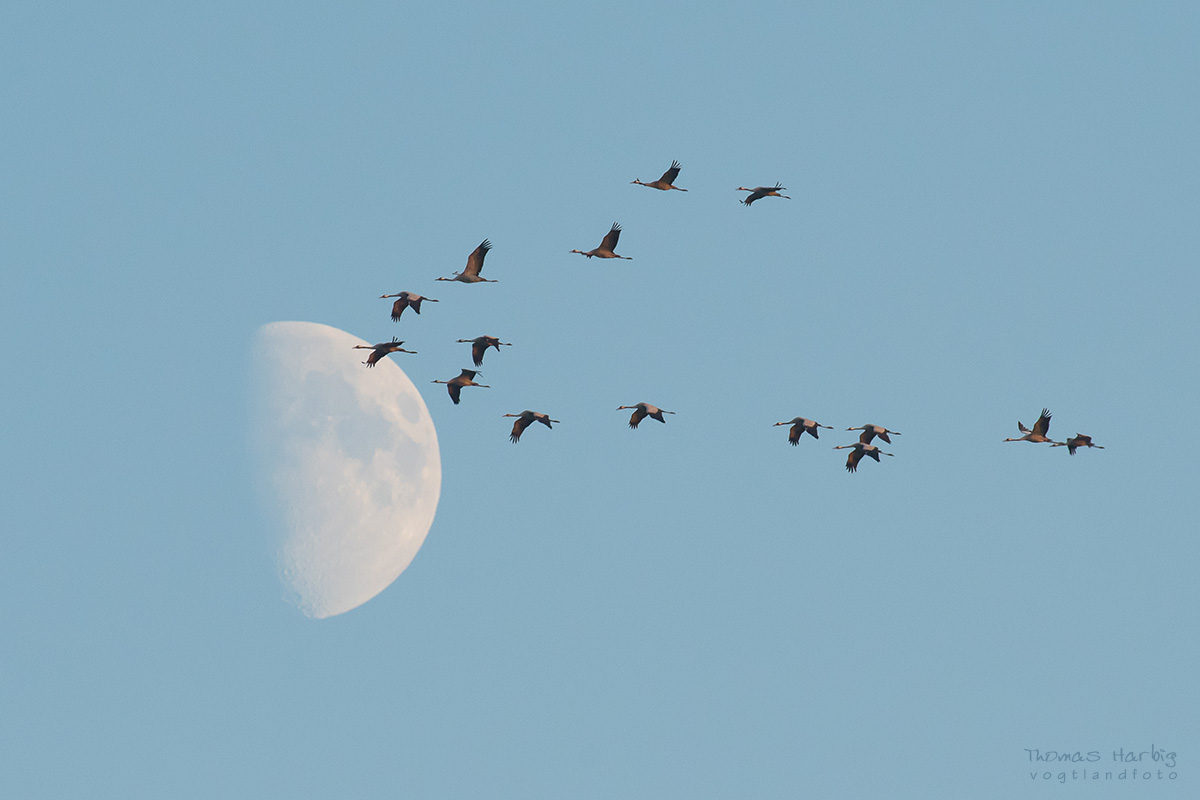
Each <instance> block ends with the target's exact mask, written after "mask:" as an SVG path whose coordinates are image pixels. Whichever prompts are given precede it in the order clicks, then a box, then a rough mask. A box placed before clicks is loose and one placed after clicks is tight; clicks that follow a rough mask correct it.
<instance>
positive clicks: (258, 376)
mask: <svg viewBox="0 0 1200 800" xmlns="http://www.w3.org/2000/svg"><path fill="white" fill-rule="evenodd" d="M356 344H367V342H364V341H363V340H362V339H359V338H357V337H355V336H351V335H350V334H348V333H346V332H345V331H341V330H338V329H337V328H331V327H329V326H328V325H319V324H317V323H313V322H272V323H270V324H267V325H264V326H262V327H261V328H259V329H258V333H257V336H256V338H255V346H254V348H253V361H252V363H251V370H252V374H253V375H254V379H253V383H254V386H253V389H252V391H253V401H254V402H253V407H254V409H253V422H254V429H253V433H252V440H253V445H254V450H255V455H256V456H257V459H258V474H259V479H260V480H259V484H260V488H261V492H260V493H261V495H262V497H263V500H264V502H265V505H266V507H267V510H268V511H269V513H270V515H271V516H272V517H273V523H274V527H275V537H274V542H273V544H274V549H275V558H276V563H277V565H278V567H279V575H280V579H281V580H282V581H283V584H284V586H285V587H286V589H287V599H288V600H289V601H290V602H292V603H294V604H295V605H296V606H297V607H299V609H300V610H301V611H303V612H304V613H305V614H306V615H308V616H309V617H315V618H318V619H319V618H324V617H330V616H333V615H334V614H341V613H343V612H346V611H349V610H350V609H352V608H357V607H358V606H360V605H362V604H363V603H365V602H367V601H368V600H370V599H371V598H372V597H374V596H375V595H377V594H379V593H380V592H381V591H383V590H384V589H385V588H387V586H388V585H389V584H391V582H392V581H394V580H395V579H396V578H397V576H399V575H400V573H401V572H403V571H404V569H405V568H406V567H407V566H408V565H409V563H410V562H411V561H412V560H413V556H415V555H416V554H417V550H419V549H420V548H421V544H422V542H424V541H425V535H426V534H427V533H428V532H429V527H430V525H432V524H433V516H434V513H435V512H436V511H437V504H438V497H439V495H440V494H441V488H442V462H441V456H440V455H439V453H438V444H437V432H436V431H435V430H434V427H433V420H432V419H430V417H429V410H428V409H427V408H426V407H425V401H424V400H422V399H421V395H420V394H419V393H418V392H417V389H416V387H415V386H413V383H412V381H410V380H409V379H408V376H407V375H405V374H404V371H403V370H401V369H400V367H399V366H397V364H396V362H395V361H394V360H393V359H395V358H396V357H397V356H395V355H392V356H389V357H387V358H384V359H381V360H380V361H379V363H378V364H377V365H376V366H375V367H374V368H373V369H367V368H366V367H364V366H363V364H362V362H363V361H364V360H365V359H366V357H367V356H368V355H369V354H370V352H371V351H370V350H354V349H353V347H354V346H355V345H356Z"/></svg>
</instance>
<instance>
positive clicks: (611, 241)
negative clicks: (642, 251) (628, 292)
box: [571, 222, 633, 261]
mask: <svg viewBox="0 0 1200 800" xmlns="http://www.w3.org/2000/svg"><path fill="white" fill-rule="evenodd" d="M620 238H621V226H620V225H618V224H617V223H615V222H614V223H613V224H612V227H611V228H609V230H608V233H606V234H604V239H603V240H602V241H601V242H600V246H599V247H597V248H596V249H595V250H588V251H587V252H586V253H585V252H583V251H582V250H572V251H571V252H572V253H579V255H581V256H587V257H588V258H591V257H592V256H595V257H596V258H623V259H625V260H626V261H632V260H633V256H619V255H617V254H616V253H614V252H613V249H614V248H615V247H616V246H617V240H618V239H620Z"/></svg>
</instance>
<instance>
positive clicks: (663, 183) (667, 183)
mask: <svg viewBox="0 0 1200 800" xmlns="http://www.w3.org/2000/svg"><path fill="white" fill-rule="evenodd" d="M681 166H682V165H681V164H680V163H679V162H678V161H672V162H671V168H670V169H669V170H667V171H666V172H664V173H663V174H662V177H661V178H659V179H658V180H656V181H650V182H649V183H645V182H643V181H639V180H638V179H637V178H634V179H633V180H631V181H630V183H637V184H641V185H642V186H649V187H650V188H651V189H662V190H663V191H664V192H665V191H667V190H668V189H677V190H678V191H681V192H686V191H687V189H680V188H679V187H678V186H676V185H675V179H676V178H677V177H679V169H680V167H681Z"/></svg>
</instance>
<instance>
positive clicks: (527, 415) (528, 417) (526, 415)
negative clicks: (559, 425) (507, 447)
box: [504, 409, 558, 442]
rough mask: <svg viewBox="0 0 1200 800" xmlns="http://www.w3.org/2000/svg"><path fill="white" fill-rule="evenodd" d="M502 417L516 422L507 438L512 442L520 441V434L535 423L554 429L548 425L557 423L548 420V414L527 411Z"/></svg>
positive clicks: (554, 420) (553, 420)
mask: <svg viewBox="0 0 1200 800" xmlns="http://www.w3.org/2000/svg"><path fill="white" fill-rule="evenodd" d="M504 416H506V417H516V418H517V421H516V422H514V423H513V427H512V433H511V434H509V436H508V438H509V439H510V440H511V441H513V442H519V441H521V434H522V433H524V432H525V429H526V428H528V427H529V426H530V425H532V424H533V423H535V422H540V423H542V424H543V425H545V426H546V427H547V428H553V427H554V426H553V425H551V424H550V423H551V422H558V420H556V419H550V415H549V414H542V413H541V412H538V411H529V410H528V409H526V410H525V411H522V412H521V413H520V414H505V415H504Z"/></svg>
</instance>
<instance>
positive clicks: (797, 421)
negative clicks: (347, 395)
mask: <svg viewBox="0 0 1200 800" xmlns="http://www.w3.org/2000/svg"><path fill="white" fill-rule="evenodd" d="M681 169H682V165H681V164H680V163H679V162H678V161H672V162H671V166H670V168H669V169H667V170H666V172H664V173H663V174H662V177H660V178H659V179H658V180H655V181H650V182H644V181H641V180H638V179H634V180H632V181H630V183H633V184H638V185H640V186H645V187H648V188H651V189H658V190H660V191H670V190H676V191H680V192H686V191H687V189H682V188H680V187H678V186H676V185H675V180H676V178H678V176H679V171H680V170H681ZM737 191H739V192H749V193H750V194H749V195H747V196H746V197H745V198H744V199H742V200H741V201H740V202H741V203H743V204H744V205H745V206H747V207H749V206H750V205H751V204H753V203H754V202H755V201H757V200H761V199H762V198H764V197H779V198H782V199H784V200H790V199H792V198H791V197H789V196H788V195H785V194H783V193H782V192H784V191H787V189H786V188H785V187H784V186H783V185H782V184H780V183H778V182H777V183H776V184H775V185H774V186H757V187H754V188H753V189H751V188H747V187H745V186H739V187H738V188H737ZM620 237H621V226H620V225H619V224H618V223H616V222H614V223H613V224H612V227H611V228H609V230H608V233H606V234H605V235H604V238H603V240H601V242H600V246H599V247H596V248H595V249H593V250H587V251H584V250H571V251H570V252H572V253H578V254H580V255H583V256H586V257H588V258H618V259H625V260H632V257H631V256H622V255H618V254H617V253H616V247H617V242H618V241H619V239H620ZM491 249H492V243H491V241H489V240H488V239H484V240H483V242H481V243H480V244H479V246H478V247H476V248H475V249H474V250H473V251H472V252H471V255H470V256H468V257H467V263H466V266H465V267H463V269H462V271H461V272H456V273H454V275H453V276H451V277H448V278H446V277H439V278H436V279H435V280H439V281H458V282H460V283H496V280H494V279H491V278H484V277H482V276H481V275H480V272H481V271H482V270H483V262H484V258H485V257H486V256H487V254H488V252H489V251H490V250H491ZM390 298H396V301H395V302H394V303H393V304H392V311H391V318H392V320H393V321H394V322H399V321H400V319H401V316H402V315H403V313H404V310H405V309H406V308H411V309H412V310H413V312H414V313H416V314H420V313H421V303H423V302H430V303H436V302H438V301H437V300H434V299H433V298H432V297H423V296H421V295H419V294H417V293H415V292H408V291H402V292H397V293H395V294H384V295H380V299H390ZM457 342H459V343H469V344H470V345H471V360H472V361H473V362H474V364H475V366H477V367H478V366H481V365H482V364H483V357H484V354H485V353H486V352H487V350H488V349H489V348H494V349H495V350H496V352H500V348H501V347H511V346H512V343H511V342H502V341H500V339H499V337H496V336H476V337H475V338H473V339H458V340H457ZM402 344H404V342H403V341H402V340H399V339H397V338H396V337H392V340H391V341H390V342H381V343H379V344H374V345H365V344H360V345H355V348H354V349H359V350H362V349H365V350H371V355H370V356H368V358H367V360H366V361H364V362H362V363H363V364H365V365H366V366H367V367H374V366H375V365H376V364H377V363H378V362H379V360H380V359H382V358H386V357H387V356H388V355H390V354H392V353H414V354H415V352H416V351H413V350H405V349H404V348H402V347H401V345H402ZM479 374H480V373H479V372H478V371H477V370H472V369H463V370H462V371H461V372H460V373H459V374H458V375H457V376H456V377H454V378H451V379H450V380H445V381H443V380H435V381H433V383H440V384H444V385H445V386H446V389H447V391H448V393H449V395H450V399H451V400H452V401H453V403H454V404H455V405H458V404H459V403H460V402H461V399H462V398H461V393H462V389H463V388H464V387H466V386H475V387H478V388H481V389H490V388H491V387H490V386H488V385H486V384H481V383H476V382H475V377H476V376H477V375H479ZM617 410H618V411H622V410H632V411H633V414H632V415H631V416H630V418H629V427H630V429H631V430H637V428H638V425H639V424H640V423H641V422H642V421H643V420H645V419H646V418H647V417H649V418H650V419H653V420H656V421H658V422H662V423H665V422H666V419H664V417H663V415H664V414H674V413H675V412H674V411H666V410H664V409H661V408H658V407H657V406H653V405H650V404H649V403H644V402H643V403H636V404H634V405H627V406H618V407H617ZM503 416H504V417H511V418H515V419H516V421H515V422H514V423H513V426H512V431H511V433H510V434H509V439H510V440H511V441H512V442H514V443H516V442H519V441H520V439H521V434H522V433H524V432H525V430H526V429H527V428H528V427H529V426H530V425H532V424H533V423H534V422H540V423H541V424H543V425H545V426H546V427H547V428H553V425H552V423H554V424H558V423H559V420H556V419H551V418H550V416H549V415H548V414H545V413H542V412H539V411H530V410H525V411H522V412H521V413H520V414H504V415H503ZM1050 418H1051V414H1050V411H1049V410H1048V409H1045V408H1043V409H1042V413H1041V415H1040V416H1039V417H1038V420H1037V422H1035V423H1034V425H1033V428H1032V429H1030V428H1027V427H1025V425H1024V423H1022V422H1020V421H1018V422H1017V428H1018V430H1019V431H1020V432H1021V436H1018V437H1013V438H1008V439H1005V440H1004V441H1005V442H1032V443H1037V444H1049V445H1050V446H1051V447H1066V448H1067V452H1068V453H1070V455H1072V456H1073V455H1075V452H1076V451H1077V450H1078V449H1080V448H1097V449H1100V450H1103V449H1104V448H1103V447H1102V446H1101V445H1098V444H1095V443H1093V442H1092V437H1090V436H1086V435H1084V434H1081V433H1076V434H1075V436H1073V437H1071V438H1069V439H1067V440H1066V441H1065V442H1056V441H1054V440H1052V439H1051V438H1050V436H1049V431H1050ZM781 425H787V426H789V430H788V443H789V444H790V445H792V446H797V445H799V444H800V440H801V438H802V437H803V436H804V434H806V433H807V434H808V435H809V436H811V437H812V438H813V439H819V438H820V434H819V429H821V428H825V429H826V430H834V428H833V427H832V426H830V425H822V424H820V423H818V422H815V421H813V420H811V419H807V418H805V417H794V418H793V419H790V420H788V421H786V422H776V423H775V424H774V426H776V427H777V426H781ZM846 430H847V431H861V433H860V434H859V437H858V441H857V442H854V443H852V444H845V445H837V446H835V447H834V448H833V449H834V450H849V451H850V452H849V454H848V456H847V458H846V470H847V471H848V472H851V473H853V472H857V471H858V467H859V464H860V463H861V462H862V460H863V458H870V459H873V460H874V461H875V462H877V463H882V460H881V459H880V456H889V457H894V455H895V454H894V453H886V452H884V451H883V450H881V449H880V448H879V447H878V446H877V445H875V444H872V442H873V441H874V440H875V439H879V440H880V441H882V442H885V443H887V444H891V443H892V440H891V437H892V436H899V435H900V432H899V431H894V430H890V429H888V428H885V427H883V426H882V425H874V424H868V425H858V426H854V427H850V428H846Z"/></svg>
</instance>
